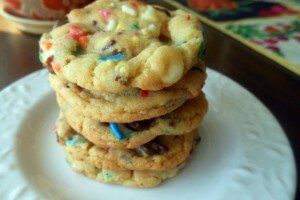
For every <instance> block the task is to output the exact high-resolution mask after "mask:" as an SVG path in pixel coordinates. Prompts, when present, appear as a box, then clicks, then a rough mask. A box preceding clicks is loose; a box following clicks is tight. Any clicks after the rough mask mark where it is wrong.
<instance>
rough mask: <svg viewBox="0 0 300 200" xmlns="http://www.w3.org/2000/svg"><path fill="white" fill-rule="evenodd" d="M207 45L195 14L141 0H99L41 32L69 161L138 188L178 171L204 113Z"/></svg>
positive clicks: (95, 175)
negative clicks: (51, 28) (204, 65)
mask: <svg viewBox="0 0 300 200" xmlns="http://www.w3.org/2000/svg"><path fill="white" fill-rule="evenodd" d="M203 46H204V45H203V37H202V31H201V26H200V22H199V20H198V19H197V18H196V17H195V16H193V15H191V14H189V13H186V12H184V11H181V10H177V11H173V12H170V11H168V10H166V9H165V8H162V7H159V6H154V5H147V4H145V3H144V2H139V1H119V0H99V1H95V2H94V3H92V4H90V5H88V6H87V7H85V8H83V9H77V10H73V11H71V13H70V14H69V15H68V20H65V21H64V22H63V23H60V24H59V25H58V26H57V27H56V28H54V29H53V30H52V31H51V32H50V33H46V34H44V35H43V36H42V38H41V40H40V49H41V50H40V55H39V57H40V60H41V61H42V63H43V65H44V66H45V67H46V68H47V69H48V70H49V72H50V73H49V76H50V83H51V86H52V88H53V89H54V90H55V92H56V97H57V102H58V105H59V107H60V114H59V117H58V120H57V123H56V126H55V132H56V134H57V139H58V142H59V144H60V145H61V146H62V147H63V149H64V152H65V154H66V157H67V160H68V163H69V164H70V166H71V168H72V169H73V170H74V171H77V172H80V173H83V174H85V175H86V176H88V177H90V178H93V179H96V180H98V181H101V182H107V183H117V184H123V185H128V186H135V187H154V186H156V185H158V184H160V183H161V182H162V181H163V180H165V179H167V178H170V177H173V176H174V175H176V174H177V173H178V172H179V170H180V169H182V168H183V167H184V166H185V165H186V163H187V162H188V160H189V159H190V155H191V151H192V149H193V146H194V144H195V143H197V141H198V140H199V137H198V136H197V134H196V132H197V131H195V129H196V128H197V127H198V126H199V124H200V122H201V121H202V119H203V117H204V115H205V113H206V112H207V107H208V105H207V101H206V99H205V96H204V94H203V92H202V91H201V89H202V87H203V85H204V82H205V78H206V73H205V69H204V67H203V63H202V61H201V58H202V54H203V50H204V48H203Z"/></svg>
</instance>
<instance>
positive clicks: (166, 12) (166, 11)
mask: <svg viewBox="0 0 300 200" xmlns="http://www.w3.org/2000/svg"><path fill="white" fill-rule="evenodd" d="M153 8H155V9H156V10H159V11H161V12H164V13H165V14H166V15H168V16H169V17H171V14H170V12H169V11H168V10H167V9H165V8H162V7H158V6H153Z"/></svg>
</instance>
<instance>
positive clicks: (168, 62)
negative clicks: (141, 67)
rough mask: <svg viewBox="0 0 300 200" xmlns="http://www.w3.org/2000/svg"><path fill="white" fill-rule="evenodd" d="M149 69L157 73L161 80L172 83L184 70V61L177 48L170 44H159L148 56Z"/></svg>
mask: <svg viewBox="0 0 300 200" xmlns="http://www.w3.org/2000/svg"><path fill="white" fill-rule="evenodd" d="M148 63H149V64H150V67H151V70H153V71H154V72H155V73H156V74H158V75H159V76H160V77H161V79H162V81H163V82H165V83H167V84H173V83H175V82H176V81H178V80H179V79H180V78H181V77H182V75H183V72H184V63H183V58H182V55H181V52H180V50H179V49H176V48H174V47H170V46H161V47H159V48H158V49H156V50H155V52H154V53H153V54H152V55H151V56H150V57H149V59H148Z"/></svg>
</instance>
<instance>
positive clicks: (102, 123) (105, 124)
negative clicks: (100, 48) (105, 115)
mask: <svg viewBox="0 0 300 200" xmlns="http://www.w3.org/2000/svg"><path fill="white" fill-rule="evenodd" d="M100 124H101V125H102V126H106V127H108V126H109V123H107V122H100Z"/></svg>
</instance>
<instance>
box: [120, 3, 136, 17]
mask: <svg viewBox="0 0 300 200" xmlns="http://www.w3.org/2000/svg"><path fill="white" fill-rule="evenodd" d="M121 9H122V12H124V13H127V14H129V15H131V16H136V15H137V12H136V10H135V9H133V8H130V7H129V6H125V5H123V6H122V7H121Z"/></svg>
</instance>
